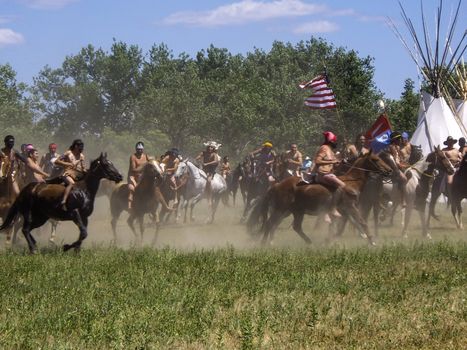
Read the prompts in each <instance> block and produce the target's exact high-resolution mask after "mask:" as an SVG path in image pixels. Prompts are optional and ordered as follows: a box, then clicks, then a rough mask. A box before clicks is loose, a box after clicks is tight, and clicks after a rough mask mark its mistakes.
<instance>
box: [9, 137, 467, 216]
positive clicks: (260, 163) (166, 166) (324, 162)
mask: <svg viewBox="0 0 467 350" xmlns="http://www.w3.org/2000/svg"><path fill="white" fill-rule="evenodd" d="M323 136H324V140H323V143H322V144H321V146H320V147H319V149H318V150H317V152H316V154H315V156H314V158H313V160H311V159H310V157H305V158H303V155H302V153H301V152H300V151H299V150H298V146H297V144H296V143H292V144H291V145H290V148H289V150H287V151H286V152H285V153H283V154H281V155H277V154H276V153H275V152H274V150H273V145H272V143H271V142H269V141H266V142H264V143H263V144H262V146H261V147H260V148H258V149H256V150H254V151H253V152H251V153H250V154H249V155H248V156H247V157H246V160H248V164H249V167H250V169H249V170H250V171H248V173H249V174H250V176H253V177H255V178H256V179H257V180H263V181H265V182H266V183H268V185H269V186H270V185H272V184H274V183H275V182H277V181H280V180H281V179H283V178H284V177H288V176H296V177H300V178H302V180H303V181H302V183H303V184H306V183H310V182H313V183H320V184H323V185H326V186H328V187H330V188H331V189H333V190H335V191H334V192H335V193H339V191H342V190H344V189H345V183H344V182H343V181H341V180H340V179H339V178H338V177H337V176H336V174H335V170H336V168H337V167H338V166H339V165H340V164H351V163H352V162H353V160H355V159H357V158H358V157H359V156H361V155H365V154H367V153H368V152H370V147H369V141H370V140H367V138H366V137H365V135H364V134H360V135H358V136H357V138H356V140H355V143H350V142H348V141H347V140H344V142H343V144H342V146H341V147H340V149H339V148H338V141H337V136H336V135H335V134H334V133H333V132H331V131H325V132H323ZM457 142H458V140H456V139H454V138H453V137H451V136H449V137H448V138H447V139H446V141H445V142H444V145H445V146H446V147H445V148H443V149H442V151H444V153H445V154H446V156H447V158H448V159H449V160H450V161H451V163H452V165H453V166H454V167H458V166H459V164H460V161H461V160H462V157H463V156H464V154H465V153H466V150H467V146H466V140H465V139H464V138H460V139H459V147H458V148H456V147H455V145H456V143H457ZM4 143H5V146H4V148H2V149H1V152H0V175H1V177H2V180H5V179H8V180H9V184H10V185H9V186H8V188H7V190H6V191H7V192H8V193H6V194H5V193H3V194H2V195H3V196H7V197H11V196H13V198H15V197H16V196H17V195H18V194H19V192H20V187H23V186H25V185H26V184H28V183H31V182H45V181H46V179H48V178H58V177H60V179H61V181H62V182H63V184H64V185H65V186H66V187H65V191H64V195H63V199H62V202H61V205H62V207H63V209H65V210H66V202H67V198H68V196H69V194H70V192H71V190H72V188H73V185H74V184H75V183H76V182H77V181H79V180H81V179H82V178H83V177H84V175H85V173H86V166H85V156H84V154H83V150H84V143H83V141H82V140H80V139H76V140H74V141H73V142H72V143H71V145H70V147H69V148H68V150H67V151H66V152H64V153H63V154H59V153H58V152H57V144H55V143H51V144H49V147H48V148H49V150H48V152H47V153H46V154H44V155H43V156H42V157H41V158H40V159H39V153H38V150H37V149H36V148H35V147H34V145H32V144H23V145H21V151H17V150H16V149H15V148H14V145H15V138H14V136H12V135H7V136H6V137H5V138H4ZM204 146H205V149H204V150H203V151H202V152H200V153H199V154H198V155H197V157H196V158H195V159H196V161H198V162H199V164H200V167H201V168H202V170H204V172H205V173H206V177H207V184H206V190H205V191H206V195H207V198H208V200H209V198H210V183H211V181H212V178H213V177H214V176H215V174H216V173H217V172H219V173H220V175H221V176H222V177H224V178H225V179H226V180H227V179H228V178H229V177H230V176H231V174H232V170H233V169H232V168H231V165H230V162H229V158H228V157H227V156H225V157H223V158H221V156H220V155H219V148H220V147H221V144H219V143H217V142H215V141H208V142H205V143H204ZM412 147H413V146H412V145H411V144H410V142H409V135H408V133H406V132H402V133H400V132H397V131H395V132H392V133H391V135H390V144H389V146H388V147H387V148H385V149H384V150H383V151H382V152H388V153H389V154H390V155H391V156H392V157H393V159H394V162H395V164H396V166H397V168H396V169H394V170H395V171H393V181H394V183H396V184H397V185H398V188H399V189H400V193H401V199H402V200H401V203H402V206H404V205H405V193H406V190H405V185H406V184H407V177H406V175H405V171H406V170H407V169H408V168H409V167H410V163H409V159H410V155H411V152H412ZM181 159H182V158H181V156H180V152H179V150H178V149H177V148H171V149H169V150H167V152H165V153H164V154H163V155H161V156H160V158H159V159H158V162H159V164H160V165H161V168H162V169H163V172H164V175H165V178H166V181H167V182H168V183H169V184H170V188H171V189H172V190H173V191H175V192H176V191H177V190H178V189H179V188H180V187H181V180H180V179H177V178H176V176H175V175H176V173H177V169H178V167H179V164H180V161H181ZM153 160H154V159H153V158H151V157H150V156H149V155H148V154H147V153H145V149H144V143H143V142H142V141H139V142H137V143H136V145H135V152H134V153H133V154H132V155H131V156H130V162H129V168H128V189H129V191H128V192H129V195H128V209H129V210H131V208H132V202H133V195H134V192H135V189H136V187H137V186H138V183H139V181H140V178H141V175H142V170H143V167H144V166H145V164H146V163H148V162H151V161H153ZM251 168H254V170H252V169H251ZM245 176H246V175H245ZM445 178H446V189H447V192H448V194H449V191H450V187H451V184H452V179H453V175H448V174H446V176H445ZM237 180H241V178H239V179H237ZM175 198H177V196H176V195H175ZM337 199H338V195H334V196H333V203H332V205H331V210H330V211H329V212H328V213H327V214H326V216H325V221H327V222H331V221H332V219H331V218H332V217H339V216H340V213H339V211H338V210H337Z"/></svg>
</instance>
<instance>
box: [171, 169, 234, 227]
mask: <svg viewBox="0 0 467 350" xmlns="http://www.w3.org/2000/svg"><path fill="white" fill-rule="evenodd" d="M183 174H188V180H187V183H186V185H185V190H184V193H183V201H182V208H183V209H185V217H184V222H185V223H186V222H187V211H188V205H190V220H191V221H193V220H194V216H193V208H194V207H195V205H196V204H197V203H198V202H199V201H200V200H201V199H202V198H203V197H204V196H205V192H206V191H205V190H206V183H207V176H206V173H205V172H204V171H203V170H201V169H200V168H198V167H197V166H196V165H194V164H193V163H192V162H190V161H189V160H184V161H181V162H180V164H179V165H178V169H177V173H176V174H175V175H176V176H177V177H180V176H182V175H183ZM225 191H227V183H226V182H225V179H224V178H223V177H222V176H221V175H219V174H215V175H214V177H213V178H212V180H211V195H212V203H211V215H210V216H209V217H208V219H207V221H206V222H207V223H209V224H210V223H212V222H213V221H214V215H215V213H216V210H217V207H218V205H219V201H220V199H221V197H222V194H223V193H224V192H225Z"/></svg>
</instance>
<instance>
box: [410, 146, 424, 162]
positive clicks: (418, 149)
mask: <svg viewBox="0 0 467 350" xmlns="http://www.w3.org/2000/svg"><path fill="white" fill-rule="evenodd" d="M411 146H412V150H411V151H410V157H409V164H410V165H414V164H415V163H417V162H418V161H420V160H421V159H422V158H423V150H422V146H416V145H411Z"/></svg>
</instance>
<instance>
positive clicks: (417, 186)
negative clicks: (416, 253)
mask: <svg viewBox="0 0 467 350" xmlns="http://www.w3.org/2000/svg"><path fill="white" fill-rule="evenodd" d="M439 168H444V170H445V171H446V172H448V173H454V168H453V166H452V164H451V162H450V161H449V159H448V158H447V157H446V155H445V154H444V152H443V151H441V150H440V148H439V147H435V150H434V151H433V152H432V153H430V154H429V155H427V156H426V157H424V158H423V159H422V160H420V161H418V162H417V163H415V164H414V165H412V166H411V167H410V168H409V169H408V170H406V172H405V174H406V176H407V175H409V173H410V175H409V176H408V177H410V178H409V180H408V181H407V185H406V204H407V205H406V207H405V208H403V209H402V236H403V237H404V238H407V237H408V234H407V232H408V227H409V222H410V218H411V216H412V210H413V209H416V210H417V211H418V213H419V215H420V221H421V225H422V235H423V236H424V237H426V238H427V239H431V236H430V234H429V233H428V226H427V220H426V215H425V208H426V199H427V197H428V193H429V192H430V190H431V183H432V179H433V172H434V170H435V169H439ZM383 192H385V193H386V194H388V195H389V196H390V198H391V201H392V202H393V206H394V209H395V208H396V207H397V205H398V204H399V203H400V201H401V200H400V190H399V189H398V188H397V187H396V186H393V184H391V183H389V184H384V186H383ZM393 215H394V214H393Z"/></svg>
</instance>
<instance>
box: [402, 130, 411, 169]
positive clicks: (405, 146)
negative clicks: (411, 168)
mask: <svg viewBox="0 0 467 350" xmlns="http://www.w3.org/2000/svg"><path fill="white" fill-rule="evenodd" d="M400 154H401V160H402V161H403V162H404V163H406V164H409V159H410V155H411V154H412V145H411V144H410V142H409V134H408V133H407V132H405V131H404V132H403V133H402V134H401V143H400Z"/></svg>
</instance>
